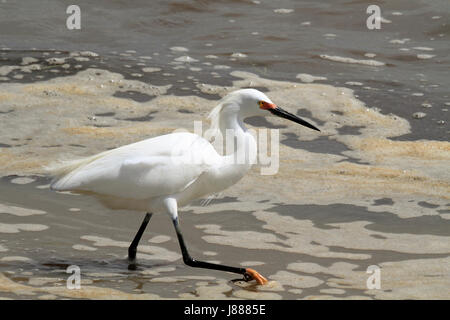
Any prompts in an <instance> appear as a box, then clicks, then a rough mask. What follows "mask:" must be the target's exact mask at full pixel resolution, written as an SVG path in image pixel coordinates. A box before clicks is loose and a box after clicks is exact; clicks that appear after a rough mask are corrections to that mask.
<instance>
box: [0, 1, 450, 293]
mask: <svg viewBox="0 0 450 320" xmlns="http://www.w3.org/2000/svg"><path fill="white" fill-rule="evenodd" d="M369 3H370V2H365V1H358V2H348V1H339V2H333V5H331V4H323V3H320V4H319V3H316V2H312V1H311V2H301V3H298V2H296V1H281V2H276V4H275V3H271V2H270V3H269V2H265V1H220V2H216V3H213V4H212V3H209V2H205V1H176V2H173V1H172V2H161V3H152V4H151V5H150V4H148V2H144V1H142V2H138V4H135V5H134V7H133V8H130V7H129V6H128V5H127V4H126V3H125V2H123V1H114V2H110V1H108V2H107V3H106V2H105V5H102V6H100V5H98V6H95V7H94V6H93V5H90V4H89V3H88V2H86V3H84V2H81V3H80V4H79V5H80V7H81V10H82V19H83V20H82V30H81V31H69V30H67V29H66V28H65V18H66V16H67V15H65V7H64V6H63V5H62V4H61V3H60V2H58V1H47V2H46V3H45V4H46V6H45V5H44V4H42V3H40V4H37V3H27V6H24V5H21V4H19V3H17V2H10V1H3V2H2V3H0V9H1V10H0V29H1V30H2V37H1V39H0V49H1V50H0V123H1V126H0V163H1V166H0V174H1V176H3V178H2V179H1V180H0V189H1V191H0V234H1V237H0V297H2V298H13V299H17V298H19V299H23V298H26V299H29V298H31V299H61V298H67V297H68V298H91V299H109V298H123V299H140V298H142V299H164V298H172V299H173V298H194V299H195V298H203V299H205V298H206V299H211V298H244V299H261V298H262V299H305V298H306V299H317V298H318V299H330V298H331V299H341V298H354V299H359V298H361V299H386V298H394V299H405V298H413V299H414V298H415V299H421V298H446V299H448V298H449V295H448V287H449V285H450V277H449V274H450V272H449V271H450V264H449V252H450V241H449V240H450V239H449V237H450V232H449V230H450V228H449V222H448V221H449V218H450V176H449V172H448V167H449V165H450V143H449V142H448V140H449V139H448V138H449V133H450V131H449V127H448V119H449V117H448V108H449V107H450V97H449V93H448V88H449V85H450V83H449V78H448V71H447V69H448V66H449V55H448V45H449V41H448V37H449V34H448V17H449V15H448V13H449V12H448V5H446V2H445V1H434V2H432V3H429V2H423V1H413V2H411V1H400V2H399V1H397V2H395V3H386V4H383V5H382V6H381V9H382V14H383V17H384V18H385V19H386V20H388V21H390V22H389V23H388V22H385V23H383V24H382V29H381V30H377V31H369V30H367V28H366V27H365V19H366V18H367V14H365V9H366V7H367V6H368V4H369ZM49 7H51V8H52V10H48V8H49ZM277 9H293V11H292V12H291V11H290V10H277ZM18 11H19V12H20V13H21V15H20V16H21V18H22V23H21V24H20V25H18V23H17V22H16V19H17V18H16V17H17V15H14V14H13V13H16V12H18ZM43 12H45V16H46V18H45V19H41V17H42V16H43ZM11 19H14V21H11ZM111 21H114V23H111ZM205 26H207V28H205ZM84 51H89V52H84ZM423 54H429V55H433V57H428V56H426V57H427V59H424V56H422V55H423ZM336 57H337V58H336ZM349 58H351V59H354V60H351V59H349ZM367 60H375V61H378V62H381V64H380V65H379V66H370V65H367V64H368V63H367ZM355 61H357V62H358V63H349V62H355ZM361 61H362V62H361ZM372 64H373V63H372ZM311 81H312V82H311ZM240 87H254V88H258V89H260V90H262V91H265V92H266V93H267V94H268V95H269V96H270V97H271V99H272V100H273V101H275V102H277V103H279V104H281V105H283V107H285V108H286V109H288V110H291V111H292V112H296V113H297V114H298V115H300V116H302V117H305V118H307V119H309V120H311V121H312V122H314V123H315V124H316V125H317V126H319V127H320V128H321V130H322V132H321V133H320V134H317V133H315V132H311V131H309V130H307V129H303V128H299V127H297V126H295V125H292V124H290V123H287V122H285V121H283V120H279V119H273V118H267V119H261V118H253V119H248V120H247V123H248V124H249V125H251V126H254V127H269V128H277V129H279V130H280V142H281V144H280V168H279V172H278V173H277V174H276V175H274V176H264V175H261V174H260V167H259V166H256V167H255V168H254V169H252V170H251V172H250V173H249V174H248V176H247V177H245V178H244V179H243V180H242V181H241V182H239V183H238V184H237V185H236V186H235V187H233V188H231V189H230V190H226V191H224V192H222V193H221V194H219V195H216V196H214V197H212V198H210V199H203V200H198V201H196V202H194V203H193V204H192V205H190V206H189V207H187V208H184V209H183V210H182V211H181V213H180V215H181V225H182V228H183V230H184V232H185V234H186V240H187V244H188V246H189V248H190V251H191V254H192V255H193V256H194V257H196V258H198V259H204V260H209V261H220V262H222V263H227V264H231V265H242V266H251V267H254V268H255V269H257V270H258V271H259V272H261V273H262V274H263V275H265V276H267V277H268V278H269V280H270V281H271V282H270V283H269V285H268V286H266V287H260V286H255V285H254V284H252V283H244V282H242V281H231V280H233V279H236V276H235V275H232V274H226V273H221V272H216V271H204V270H195V269H192V268H189V267H186V266H184V265H183V264H182V261H181V259H180V257H181V255H180V252H179V249H178V244H177V242H176V237H175V236H174V235H175V233H174V231H173V228H172V225H171V223H170V220H169V219H168V218H167V217H166V216H163V215H154V216H153V218H152V220H151V222H150V225H149V227H148V229H147V231H146V233H145V234H144V237H143V239H142V242H141V246H140V248H139V253H138V261H139V268H138V270H137V271H129V270H127V264H126V260H125V257H126V251H127V247H128V245H129V242H130V241H131V239H132V237H133V236H134V234H135V232H136V230H137V228H138V226H139V224H140V222H141V220H142V218H143V214H136V213H129V212H126V211H110V210H107V209H104V208H102V207H101V205H100V204H98V203H97V202H96V201H94V200H93V199H90V198H89V197H85V196H77V195H70V194H64V193H54V192H51V191H50V190H49V189H48V183H49V180H48V178H46V177H44V176H43V168H42V166H43V165H48V164H50V163H52V162H53V161H55V160H60V159H70V158H77V157H82V156H88V155H92V154H95V153H97V152H100V151H103V150H107V149H111V148H115V147H118V146H120V145H123V144H126V143H131V142H134V141H138V140H141V139H145V138H148V137H151V136H155V135H159V134H164V133H170V132H172V131H173V130H175V129H177V128H186V129H188V130H191V131H192V130H193V121H198V120H205V117H206V116H207V115H208V113H209V111H210V110H211V109H212V108H213V107H214V105H215V102H216V100H218V99H219V98H220V97H221V96H223V95H224V94H225V93H226V92H229V91H232V90H234V89H236V88H240ZM419 112H421V113H424V114H425V116H423V115H420V114H418V113H419ZM207 125H208V124H207V122H205V123H204V126H205V127H207ZM69 265H78V266H79V267H80V268H81V279H82V284H81V286H82V289H81V290H68V289H66V280H67V278H68V276H69V274H67V273H66V272H65V270H66V268H67V267H68V266H69ZM370 265H377V266H379V267H380V268H381V289H378V290H375V289H368V288H367V286H366V281H367V278H368V277H369V276H370V274H368V273H366V270H367V268H368V266H370ZM237 278H239V277H237Z"/></svg>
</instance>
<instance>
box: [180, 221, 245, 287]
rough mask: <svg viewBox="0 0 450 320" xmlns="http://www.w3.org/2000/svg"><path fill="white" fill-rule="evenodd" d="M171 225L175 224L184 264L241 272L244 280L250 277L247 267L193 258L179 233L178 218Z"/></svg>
mask: <svg viewBox="0 0 450 320" xmlns="http://www.w3.org/2000/svg"><path fill="white" fill-rule="evenodd" d="M173 225H174V226H175V230H176V232H177V237H178V242H179V243H180V248H181V253H182V254H183V261H184V263H185V264H186V265H188V266H190V267H194V268H205V269H214V270H221V271H228V272H233V273H237V274H242V275H243V276H244V278H245V279H246V280H251V279H252V276H251V275H249V274H248V271H249V269H245V268H236V267H230V266H225V265H222V264H215V263H209V262H204V261H198V260H195V259H193V258H192V257H191V256H190V255H189V252H188V250H187V248H186V244H185V243H184V239H183V235H182V234H181V230H180V226H179V223H178V218H176V219H174V220H173Z"/></svg>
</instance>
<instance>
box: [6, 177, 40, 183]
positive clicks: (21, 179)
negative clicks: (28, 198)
mask: <svg viewBox="0 0 450 320" xmlns="http://www.w3.org/2000/svg"><path fill="white" fill-rule="evenodd" d="M34 181H36V180H35V179H33V178H29V177H18V178H14V179H12V180H11V183H15V184H28V183H32V182H34Z"/></svg>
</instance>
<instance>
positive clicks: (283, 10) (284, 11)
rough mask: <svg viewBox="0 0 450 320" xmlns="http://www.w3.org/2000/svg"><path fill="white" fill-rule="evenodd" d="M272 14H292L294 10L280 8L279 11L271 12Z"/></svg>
mask: <svg viewBox="0 0 450 320" xmlns="http://www.w3.org/2000/svg"><path fill="white" fill-rule="evenodd" d="M273 12H275V13H284V14H286V13H292V12H294V9H283V8H281V9H275V10H273Z"/></svg>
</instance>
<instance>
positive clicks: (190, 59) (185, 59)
mask: <svg viewBox="0 0 450 320" xmlns="http://www.w3.org/2000/svg"><path fill="white" fill-rule="evenodd" d="M175 61H177V62H188V63H190V62H197V61H198V60H197V59H194V58H191V57H189V56H181V57H178V58H176V59H175Z"/></svg>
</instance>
